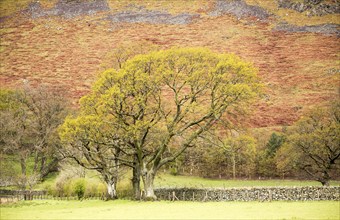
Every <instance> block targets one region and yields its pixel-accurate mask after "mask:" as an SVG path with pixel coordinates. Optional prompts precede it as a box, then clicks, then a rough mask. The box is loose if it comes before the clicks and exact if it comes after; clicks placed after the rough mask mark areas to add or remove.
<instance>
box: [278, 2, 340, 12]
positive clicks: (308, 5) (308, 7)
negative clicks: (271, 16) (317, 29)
mask: <svg viewBox="0 0 340 220" xmlns="http://www.w3.org/2000/svg"><path fill="white" fill-rule="evenodd" d="M323 2H324V1H323V0H305V1H304V2H295V1H291V0H278V7H279V8H286V9H292V10H295V11H297V12H300V13H303V12H306V13H307V15H309V16H323V15H327V14H339V13H340V7H339V3H334V4H327V3H323Z"/></svg>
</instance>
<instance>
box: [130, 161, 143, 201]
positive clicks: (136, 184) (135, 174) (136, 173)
mask: <svg viewBox="0 0 340 220" xmlns="http://www.w3.org/2000/svg"><path fill="white" fill-rule="evenodd" d="M132 187H133V193H134V198H135V199H136V200H140V199H141V192H140V168H139V166H135V167H134V168H133V169H132Z"/></svg>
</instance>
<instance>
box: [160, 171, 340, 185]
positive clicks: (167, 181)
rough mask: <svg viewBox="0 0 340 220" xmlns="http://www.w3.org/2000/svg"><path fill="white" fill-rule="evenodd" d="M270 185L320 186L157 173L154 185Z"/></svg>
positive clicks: (292, 181) (312, 182) (304, 182)
mask: <svg viewBox="0 0 340 220" xmlns="http://www.w3.org/2000/svg"><path fill="white" fill-rule="evenodd" d="M331 185H332V186H338V185H340V181H331ZM271 186H321V183H319V182H317V181H312V180H303V181H302V180H280V179H273V180H222V179H217V180H216V179H205V178H201V177H193V176H172V175H167V174H162V175H158V176H157V177H156V179H155V187H202V188H203V187H271Z"/></svg>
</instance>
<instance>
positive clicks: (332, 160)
mask: <svg viewBox="0 0 340 220" xmlns="http://www.w3.org/2000/svg"><path fill="white" fill-rule="evenodd" d="M339 143H340V103H339V102H335V103H333V105H332V106H331V107H329V108H320V107H319V108H316V109H314V110H313V111H312V112H310V113H309V114H308V115H306V116H304V117H302V118H301V119H300V120H299V121H298V122H297V123H295V124H294V126H292V127H291V128H290V129H288V131H287V142H286V143H285V144H284V145H283V146H282V147H281V148H282V149H280V151H279V154H278V155H277V157H278V166H279V168H280V169H281V170H283V171H284V170H285V169H287V167H297V168H298V169H301V170H303V171H305V172H306V173H307V174H308V175H309V176H310V177H312V178H314V179H315V180H317V181H319V182H321V183H322V185H329V181H330V179H331V173H332V171H334V170H336V171H335V172H337V173H338V171H339V166H340V164H339V162H340V145H339Z"/></svg>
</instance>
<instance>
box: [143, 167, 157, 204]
mask: <svg viewBox="0 0 340 220" xmlns="http://www.w3.org/2000/svg"><path fill="white" fill-rule="evenodd" d="M142 178H143V183H144V193H145V196H144V199H145V200H151V201H154V200H156V199H157V196H156V195H155V192H154V187H153V182H154V179H155V172H154V171H153V170H147V171H145V172H143V175H142Z"/></svg>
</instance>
